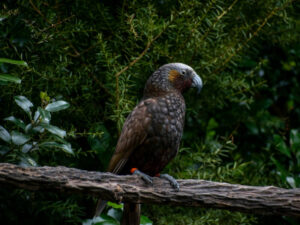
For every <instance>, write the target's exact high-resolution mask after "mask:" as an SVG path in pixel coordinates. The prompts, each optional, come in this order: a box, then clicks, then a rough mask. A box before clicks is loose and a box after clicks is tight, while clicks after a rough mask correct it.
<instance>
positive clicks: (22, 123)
mask: <svg viewBox="0 0 300 225" xmlns="http://www.w3.org/2000/svg"><path fill="white" fill-rule="evenodd" d="M4 120H6V121H10V122H13V123H14V124H15V125H17V126H18V127H20V128H22V129H23V130H24V129H25V123H24V122H23V121H22V120H20V119H17V118H16V117H14V116H10V117H6V118H5V119H4Z"/></svg>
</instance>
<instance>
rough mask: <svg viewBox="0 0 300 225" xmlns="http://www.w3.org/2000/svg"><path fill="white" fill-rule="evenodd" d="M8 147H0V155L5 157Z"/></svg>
mask: <svg viewBox="0 0 300 225" xmlns="http://www.w3.org/2000/svg"><path fill="white" fill-rule="evenodd" d="M9 150H10V149H9V147H8V146H5V145H0V155H5V154H6V153H8V152H9Z"/></svg>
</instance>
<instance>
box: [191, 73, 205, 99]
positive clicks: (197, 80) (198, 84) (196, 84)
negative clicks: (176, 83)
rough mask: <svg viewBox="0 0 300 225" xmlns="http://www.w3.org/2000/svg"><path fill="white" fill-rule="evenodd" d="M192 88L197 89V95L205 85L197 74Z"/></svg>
mask: <svg viewBox="0 0 300 225" xmlns="http://www.w3.org/2000/svg"><path fill="white" fill-rule="evenodd" d="M192 87H195V88H197V93H198V94H199V93H200V91H201V89H202V87H203V83H202V80H201V78H200V76H199V75H198V74H196V73H194V76H193V79H192Z"/></svg>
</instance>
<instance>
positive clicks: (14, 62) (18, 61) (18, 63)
mask: <svg viewBox="0 0 300 225" xmlns="http://www.w3.org/2000/svg"><path fill="white" fill-rule="evenodd" d="M0 63H9V64H14V65H19V66H26V67H27V66H28V64H27V63H26V62H25V61H22V60H13V59H6V58H0Z"/></svg>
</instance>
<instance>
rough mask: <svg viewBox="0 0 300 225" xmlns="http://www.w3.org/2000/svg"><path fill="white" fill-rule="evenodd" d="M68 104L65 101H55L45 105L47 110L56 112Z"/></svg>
mask: <svg viewBox="0 0 300 225" xmlns="http://www.w3.org/2000/svg"><path fill="white" fill-rule="evenodd" d="M69 106H70V104H69V103H68V102H65V101H57V102H53V103H50V104H49V105H47V106H46V108H45V109H46V110H47V111H49V112H57V111H60V110H64V109H67V108H69Z"/></svg>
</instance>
